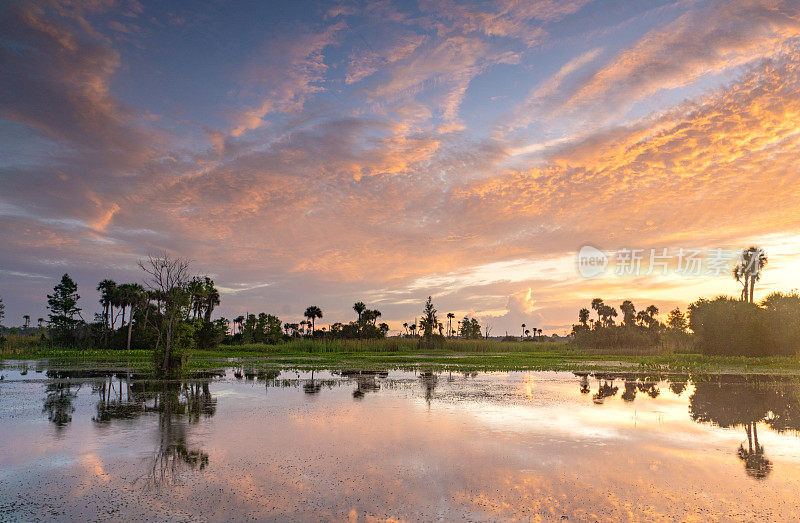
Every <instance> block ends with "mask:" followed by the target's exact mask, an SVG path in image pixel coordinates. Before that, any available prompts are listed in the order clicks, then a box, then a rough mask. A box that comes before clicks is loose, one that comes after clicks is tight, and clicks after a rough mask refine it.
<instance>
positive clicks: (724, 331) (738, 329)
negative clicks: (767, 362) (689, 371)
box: [689, 296, 779, 356]
mask: <svg viewBox="0 0 800 523" xmlns="http://www.w3.org/2000/svg"><path fill="white" fill-rule="evenodd" d="M767 318H768V314H767V311H766V310H765V309H762V308H761V307H759V306H758V305H755V304H753V303H748V302H745V301H740V300H734V299H733V298H729V297H726V296H720V297H718V298H715V299H713V300H707V299H705V298H701V299H699V300H697V301H696V302H694V303H692V304H691V305H689V328H691V329H692V331H693V332H694V334H695V345H696V347H697V348H698V349H699V350H700V351H701V352H703V353H704V354H719V355H736V356H765V355H768V354H778V353H779V352H777V351H776V347H774V346H772V345H773V344H772V342H771V340H770V331H769V328H768V325H767V324H768V321H767Z"/></svg>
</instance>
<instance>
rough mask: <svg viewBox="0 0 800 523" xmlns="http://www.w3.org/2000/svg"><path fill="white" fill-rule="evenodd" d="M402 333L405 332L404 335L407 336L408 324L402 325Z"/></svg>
mask: <svg viewBox="0 0 800 523" xmlns="http://www.w3.org/2000/svg"><path fill="white" fill-rule="evenodd" d="M403 332H405V333H406V334H408V323H404V324H403Z"/></svg>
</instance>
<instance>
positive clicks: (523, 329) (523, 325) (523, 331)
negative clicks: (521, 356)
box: [522, 323, 526, 338]
mask: <svg viewBox="0 0 800 523" xmlns="http://www.w3.org/2000/svg"><path fill="white" fill-rule="evenodd" d="M525 327H526V325H525V324H524V323H523V324H522V337H523V338H524V337H525Z"/></svg>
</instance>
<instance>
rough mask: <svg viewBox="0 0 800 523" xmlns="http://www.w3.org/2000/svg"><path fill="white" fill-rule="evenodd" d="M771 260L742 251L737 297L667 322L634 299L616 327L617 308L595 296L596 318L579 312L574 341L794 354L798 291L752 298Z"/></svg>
mask: <svg viewBox="0 0 800 523" xmlns="http://www.w3.org/2000/svg"><path fill="white" fill-rule="evenodd" d="M767 262H768V258H767V255H766V253H765V252H764V250H763V249H761V248H759V247H755V246H753V247H749V248H747V249H744V250H743V251H742V252H741V253H740V257H739V261H738V263H737V264H736V265H735V266H734V267H733V269H732V276H733V279H734V280H735V281H736V282H738V283H740V284H741V285H742V289H741V293H740V295H739V298H738V299H735V298H731V297H728V296H718V297H716V298H712V299H708V298H700V299H698V300H697V301H695V302H693V303H691V304H690V305H689V307H688V310H687V312H686V313H682V312H681V311H680V309H677V308H676V309H674V310H672V311H670V313H669V315H668V317H667V321H666V324H664V323H661V322H660V321H659V320H658V319H657V318H656V315H657V314H658V312H659V311H658V307H656V306H655V305H650V306H648V307H646V308H645V309H643V310H639V311H637V310H636V308H635V307H634V305H633V303H632V302H631V301H630V300H625V301H624V302H622V304H621V305H620V308H619V310H620V312H621V313H622V318H621V322H620V323H619V324H618V323H617V318H619V313H618V312H617V309H615V308H614V307H612V306H609V305H607V304H606V303H605V302H604V301H603V300H602V299H601V298H595V299H594V300H592V303H591V309H592V310H593V311H594V312H595V314H596V318H594V317H592V313H591V311H590V310H589V309H586V308H583V309H581V310H580V311H579V312H578V323H577V324H575V325H573V328H572V333H573V335H574V337H575V341H576V343H577V344H578V346H579V347H582V348H589V349H619V348H646V347H653V346H657V345H664V344H667V345H672V346H674V347H680V348H683V349H684V350H691V351H699V352H701V353H704V354H713V355H737V356H768V355H794V354H796V353H797V349H798V347H797V340H798V339H800V295H798V293H797V292H796V291H794V292H790V293H783V292H774V293H771V294H769V295H768V296H767V297H766V298H764V299H763V300H762V301H761V302H760V303H756V302H755V299H754V293H755V285H756V283H757V282H758V281H759V280H760V279H761V275H762V272H763V270H764V268H765V267H766V266H767ZM689 331H691V333H690V332H689Z"/></svg>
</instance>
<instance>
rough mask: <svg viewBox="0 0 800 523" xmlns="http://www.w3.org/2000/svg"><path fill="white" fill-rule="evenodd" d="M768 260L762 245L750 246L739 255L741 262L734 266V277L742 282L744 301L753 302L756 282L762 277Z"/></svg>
mask: <svg viewBox="0 0 800 523" xmlns="http://www.w3.org/2000/svg"><path fill="white" fill-rule="evenodd" d="M767 262H768V259H767V254H766V253H765V252H764V249H762V248H761V247H756V246H752V247H748V248H747V249H745V250H743V251H742V253H741V255H740V256H739V264H738V265H737V266H735V267H734V268H733V278H734V279H735V280H736V281H738V282H740V283H741V284H742V301H748V302H750V303H753V293H754V291H755V286H756V282H757V281H758V280H760V279H761V270H762V269H763V268H764V267H766V265H767Z"/></svg>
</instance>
